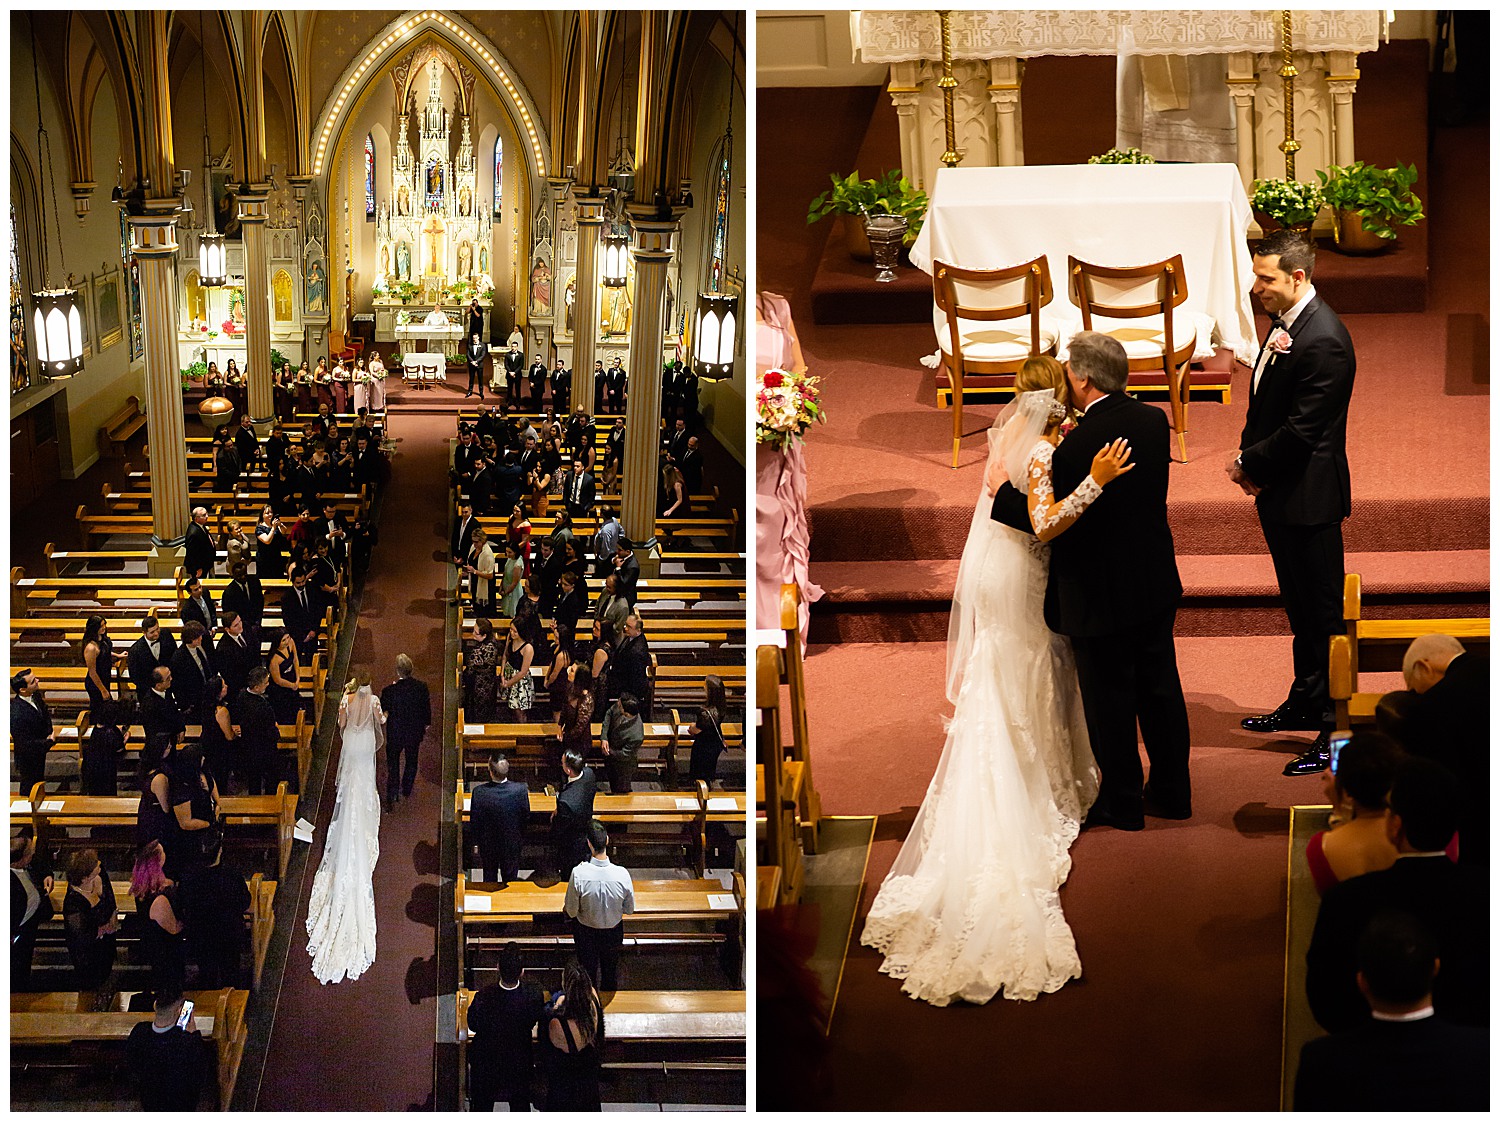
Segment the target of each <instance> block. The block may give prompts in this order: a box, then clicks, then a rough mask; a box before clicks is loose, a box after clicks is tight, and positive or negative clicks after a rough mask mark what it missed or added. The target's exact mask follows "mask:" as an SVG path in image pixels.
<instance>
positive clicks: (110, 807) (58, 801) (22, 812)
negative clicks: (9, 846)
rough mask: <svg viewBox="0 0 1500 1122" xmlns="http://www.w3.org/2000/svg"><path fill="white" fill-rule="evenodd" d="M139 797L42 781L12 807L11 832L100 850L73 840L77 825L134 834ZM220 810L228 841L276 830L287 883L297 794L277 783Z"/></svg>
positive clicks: (223, 803)
mask: <svg viewBox="0 0 1500 1122" xmlns="http://www.w3.org/2000/svg"><path fill="white" fill-rule="evenodd" d="M140 802H141V800H140V796H138V795H133V796H117V797H115V798H108V797H101V796H93V795H59V794H53V795H48V794H46V793H45V791H44V788H43V785H42V784H40V783H38V784H37V785H36V786H35V787H33V788H32V790H31V796H30V798H29V799H19V798H18V799H13V800H12V801H11V804H10V823H11V828H12V829H15V828H16V827H18V826H25V825H29V826H31V828H32V831H33V836H35V838H36V839H37V848H38V849H42V850H64V851H71V850H76V849H85V848H98V843H97V841H96V840H95V839H92V838H75V837H72V836H71V833H72V831H73V830H74V829H76V828H79V827H84V826H87V827H95V826H98V827H114V828H118V829H122V830H128V831H129V832H131V834H132V841H131V845H132V846H133V844H134V840H133V832H134V830H135V824H136V817H137V811H138V810H139V808H140ZM219 810H220V812H221V813H222V814H223V815H224V817H225V824H226V826H227V827H228V832H226V835H225V836H226V840H228V841H233V834H232V831H233V828H234V827H236V826H270V827H273V828H274V829H275V831H276V852H277V860H276V878H277V880H284V879H286V866H287V862H288V861H289V860H290V859H291V855H292V827H293V826H294V825H295V823H296V821H297V796H296V795H293V794H291V793H290V792H289V791H288V790H287V785H286V784H285V783H282V784H280V785H278V787H277V789H276V794H274V795H226V796H224V797H222V798H221V799H220V800H219Z"/></svg>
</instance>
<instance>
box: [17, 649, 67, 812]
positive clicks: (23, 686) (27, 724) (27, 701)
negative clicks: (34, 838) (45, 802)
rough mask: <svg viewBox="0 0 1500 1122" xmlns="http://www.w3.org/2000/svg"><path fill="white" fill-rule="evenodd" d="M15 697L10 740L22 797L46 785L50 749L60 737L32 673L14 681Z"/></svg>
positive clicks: (18, 673) (25, 672)
mask: <svg viewBox="0 0 1500 1122" xmlns="http://www.w3.org/2000/svg"><path fill="white" fill-rule="evenodd" d="M10 688H11V691H12V692H13V694H14V696H13V697H12V698H11V699H10V741H11V745H12V747H13V749H14V751H15V758H16V778H17V779H18V780H20V784H21V790H20V794H21V797H22V798H29V797H30V796H31V789H32V788H33V787H35V786H36V785H37V784H38V783H40V782H42V779H43V777H44V776H45V774H46V771H47V750H48V749H49V748H51V747H52V745H53V743H54V742H55V741H56V739H57V738H56V737H55V736H53V735H52V714H51V713H50V712H48V711H47V703H46V702H45V701H43V700H42V687H41V683H40V682H39V681H38V680H37V676H36V675H35V674H34V673H32V672H31V671H30V670H21V671H18V672H17V673H16V675H15V676H14V677H13V678H11V680H10Z"/></svg>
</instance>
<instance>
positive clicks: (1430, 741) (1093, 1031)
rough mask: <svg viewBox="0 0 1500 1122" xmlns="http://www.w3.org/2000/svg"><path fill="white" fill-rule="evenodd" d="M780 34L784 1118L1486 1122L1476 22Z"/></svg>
mask: <svg viewBox="0 0 1500 1122" xmlns="http://www.w3.org/2000/svg"><path fill="white" fill-rule="evenodd" d="M755 29H756V32H755V33H756V59H757V71H756V107H757V108H756V129H757V142H758V144H757V152H758V153H759V155H758V162H757V169H756V170H757V176H758V191H757V214H756V251H755V253H756V263H757V269H756V273H755V278H756V279H755V286H756V312H757V315H756V344H755V355H756V378H755V381H754V383H753V385H752V387H751V393H752V396H753V398H754V408H755V411H756V420H757V446H756V478H757V495H756V506H757V553H756V559H755V568H756V578H757V579H756V594H755V596H756V605H757V607H756V615H755V618H756V621H757V622H756V628H757V630H756V635H755V646H756V650H755V652H754V656H755V660H756V667H757V671H756V675H755V683H756V684H755V689H756V699H755V700H756V707H757V709H758V712H759V717H758V723H757V730H756V731H757V746H756V750H755V753H756V754H755V762H756V764H757V786H756V798H757V812H758V814H759V816H760V818H761V819H762V822H763V828H762V832H761V833H760V834H758V837H757V855H758V861H757V886H756V888H757V905H758V907H757V912H756V933H757V943H756V963H757V966H756V981H755V986H756V990H755V992H756V1005H757V1013H756V1017H757V1020H756V1026H757V1027H756V1037H757V1039H756V1053H755V1054H756V1074H755V1086H756V1104H757V1108H758V1109H778V1108H779V1109H801V1110H844V1111H875V1110H880V1111H918V1110H921V1111H928V1110H958V1111H993V1110H1021V1111H1043V1110H1062V1111H1091V1112H1093V1111H1153V1112H1160V1111H1192V1112H1204V1111H1266V1112H1269V1111H1274V1110H1293V1109H1297V1110H1306V1109H1319V1108H1322V1109H1334V1110H1349V1111H1358V1110H1404V1111H1423V1112H1425V1111H1431V1110H1453V1109H1480V1110H1483V1109H1486V1108H1487V1106H1488V1104H1489V1088H1488V1079H1489V1074H1488V1073H1489V1060H1488V1057H1489V1051H1488V1049H1489V1043H1488V993H1489V962H1488V958H1489V945H1490V936H1489V911H1488V905H1489V895H1488V891H1489V890H1488V874H1489V848H1488V839H1489V817H1490V805H1489V792H1490V790H1491V788H1490V765H1489V748H1490V741H1489V735H1490V733H1489V729H1490V723H1489V695H1490V687H1489V662H1488V659H1489V631H1490V620H1489V615H1490V612H1489V607H1490V572H1491V557H1490V539H1489V526H1490V495H1489V474H1488V469H1487V465H1488V463H1489V450H1490V445H1489V439H1490V437H1489V417H1490V371H1489V357H1490V343H1489V340H1490V333H1491V326H1492V325H1491V321H1490V299H1489V292H1490V290H1489V284H1490V259H1491V251H1490V247H1491V231H1490V217H1489V216H1490V211H1491V206H1490V202H1491V183H1490V172H1491V148H1490V133H1489V124H1490V119H1489V106H1490V88H1489V59H1490V18H1489V13H1488V12H1485V11H1475V12H1434V11H1415V10H1413V11H1393V12H1387V11H1377V10H1374V9H1350V10H1333V9H1329V10H1292V11H1284V10H1269V9H1267V10H1258V9H1257V10H1249V9H1243V10H1212V11H1210V10H1170V11H1167V10H1149V11H1147V10H1126V9H1119V10H1107V11H1106V10H1030V9H1027V10H1021V9H1007V10H985V11H981V10H974V11H952V12H947V11H897V10H890V9H881V10H863V11H806V10H803V11H770V10H761V11H759V12H758V13H756V16H755ZM1438 464H1440V465H1441V466H1440V467H1437V469H1436V470H1432V467H1430V466H1429V465H1434V466H1435V465H1438Z"/></svg>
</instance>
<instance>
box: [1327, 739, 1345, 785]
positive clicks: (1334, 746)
mask: <svg viewBox="0 0 1500 1122" xmlns="http://www.w3.org/2000/svg"><path fill="white" fill-rule="evenodd" d="M1348 743H1349V734H1348V733H1347V732H1345V733H1339V734H1337V735H1335V736H1331V737H1329V738H1328V770H1329V771H1331V772H1333V774H1334V775H1337V774H1338V773H1339V753H1340V752H1341V751H1343V749H1344V745H1346V744H1348Z"/></svg>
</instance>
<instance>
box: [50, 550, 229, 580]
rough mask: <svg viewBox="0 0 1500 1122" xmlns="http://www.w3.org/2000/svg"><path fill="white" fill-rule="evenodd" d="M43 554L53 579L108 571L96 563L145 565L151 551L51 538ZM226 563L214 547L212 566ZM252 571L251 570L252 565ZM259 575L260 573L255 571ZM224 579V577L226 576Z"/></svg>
mask: <svg viewBox="0 0 1500 1122" xmlns="http://www.w3.org/2000/svg"><path fill="white" fill-rule="evenodd" d="M42 554H43V555H44V556H45V557H46V558H47V576H49V577H51V578H53V579H54V580H55V579H57V578H58V577H68V576H74V577H87V576H102V575H109V574H106V573H100V572H97V571H91V570H92V568H93V566H95V565H116V564H119V565H140V566H144V565H145V564H146V562H147V561H148V560H149V559H150V557H151V554H150V553H149V552H147V551H146V550H142V549H105V550H73V549H66V550H65V549H58V548H57V546H56V544H55V543H54V542H48V543H47V544H46V545H45V546H43V547H42ZM228 563H229V554H228V552H227V551H225V550H222V549H220V550H215V551H214V564H215V566H224V565H227V564H228ZM251 571H252V572H253V571H254V566H253V565H252V567H251ZM112 572H113V575H116V576H126V575H130V576H146V575H147V574H146V571H145V569H144V568H141V569H140V571H139V572H137V571H134V570H132V571H131V572H130V573H129V574H127V573H125V572H124V571H123V570H120V569H115V570H112ZM257 575H259V574H257ZM226 579H227V578H226Z"/></svg>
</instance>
